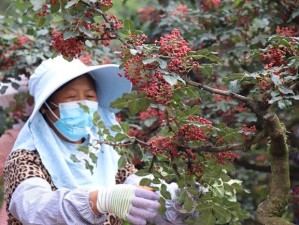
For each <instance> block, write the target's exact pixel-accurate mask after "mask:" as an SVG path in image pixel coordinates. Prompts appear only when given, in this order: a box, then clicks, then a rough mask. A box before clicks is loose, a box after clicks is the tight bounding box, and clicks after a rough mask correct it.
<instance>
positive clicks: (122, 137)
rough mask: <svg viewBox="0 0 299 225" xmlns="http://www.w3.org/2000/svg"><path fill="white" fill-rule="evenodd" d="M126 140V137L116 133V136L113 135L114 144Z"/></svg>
mask: <svg viewBox="0 0 299 225" xmlns="http://www.w3.org/2000/svg"><path fill="white" fill-rule="evenodd" d="M126 138H127V135H125V134H121V133H118V134H116V135H115V137H114V141H115V142H120V141H123V140H125V139H126Z"/></svg>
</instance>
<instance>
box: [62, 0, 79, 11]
mask: <svg viewBox="0 0 299 225" xmlns="http://www.w3.org/2000/svg"><path fill="white" fill-rule="evenodd" d="M78 2H79V0H70V1H68V3H67V4H66V6H65V8H66V9H68V8H70V7H72V6H73V5H75V4H77V3H78Z"/></svg>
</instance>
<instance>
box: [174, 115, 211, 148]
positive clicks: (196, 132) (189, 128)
mask: <svg viewBox="0 0 299 225" xmlns="http://www.w3.org/2000/svg"><path fill="white" fill-rule="evenodd" d="M187 119H188V120H190V121H194V122H195V123H190V122H189V123H186V124H184V125H182V126H181V127H180V128H179V130H178V133H177V137H178V139H181V138H183V140H184V141H186V142H189V141H206V139H207V135H206V134H207V133H208V132H209V131H210V130H211V126H210V125H211V124H212V122H211V121H209V120H206V119H204V118H202V117H200V116H188V118H187Z"/></svg>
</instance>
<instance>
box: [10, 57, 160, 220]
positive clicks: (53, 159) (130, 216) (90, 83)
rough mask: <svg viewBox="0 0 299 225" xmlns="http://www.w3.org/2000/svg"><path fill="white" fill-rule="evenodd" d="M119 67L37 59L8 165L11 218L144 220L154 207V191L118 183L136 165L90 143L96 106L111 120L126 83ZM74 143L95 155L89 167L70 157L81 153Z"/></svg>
mask: <svg viewBox="0 0 299 225" xmlns="http://www.w3.org/2000/svg"><path fill="white" fill-rule="evenodd" d="M121 72H122V71H121V70H119V68H118V66H116V65H103V66H89V67H88V66H86V65H84V64H83V63H82V62H80V61H79V60H77V59H76V60H73V61H71V62H68V61H66V60H64V59H63V58H62V57H61V56H58V57H56V58H54V59H48V60H46V61H44V62H42V63H41V65H40V66H39V67H37V69H36V70H35V73H34V74H33V75H32V76H31V77H30V80H29V91H30V94H31V95H32V96H33V97H34V100H35V107H34V109H33V112H32V115H31V116H30V118H29V119H28V121H27V122H26V124H25V125H24V127H23V128H22V130H21V132H20V134H19V136H18V138H17V140H16V143H15V145H14V147H13V149H12V152H11V153H10V155H9V157H8V158H7V160H6V165H5V200H6V202H7V209H8V212H9V220H8V223H9V224H43V225H48V224H122V221H123V220H128V221H129V222H130V223H132V224H146V220H150V219H151V218H154V217H155V216H156V215H157V213H156V209H158V207H159V203H158V199H159V195H158V194H157V193H155V192H152V191H149V190H146V189H143V188H141V187H139V186H134V185H130V184H121V183H123V182H124V181H125V179H126V177H128V176H129V175H130V174H133V173H134V172H135V169H134V167H133V166H132V165H128V166H127V167H126V168H125V169H121V170H118V169H117V162H118V158H119V156H118V154H117V153H116V152H115V151H114V149H113V148H112V147H110V146H108V145H105V144H102V145H101V146H100V150H97V149H95V148H93V147H92V146H91V145H90V144H91V143H94V139H96V136H97V128H96V127H94V126H93V124H92V115H93V113H94V112H95V111H98V113H99V114H100V116H101V119H102V120H103V122H104V123H105V125H106V126H108V127H109V126H111V125H114V124H116V121H115V116H114V110H113V109H111V108H109V105H110V103H111V102H112V101H114V100H115V99H116V98H118V97H121V96H122V94H123V93H125V92H129V91H130V90H131V83H130V82H129V81H128V80H127V79H125V78H124V77H121V76H119V73H121ZM82 105H83V107H85V108H86V107H88V109H89V113H87V112H85V110H83V107H82ZM78 146H85V147H87V148H90V150H91V151H93V152H94V153H95V154H96V155H97V162H96V165H94V169H93V173H91V172H90V171H89V170H88V169H86V168H85V163H84V160H82V161H81V162H80V163H78V162H75V161H74V160H72V159H71V156H72V155H76V157H77V158H80V157H81V158H84V157H85V156H86V155H85V154H84V153H82V152H80V151H78V150H77V149H78Z"/></svg>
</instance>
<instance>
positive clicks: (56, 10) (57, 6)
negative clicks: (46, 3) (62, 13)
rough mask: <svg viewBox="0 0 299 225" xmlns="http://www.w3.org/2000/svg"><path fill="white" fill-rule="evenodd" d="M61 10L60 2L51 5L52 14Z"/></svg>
mask: <svg viewBox="0 0 299 225" xmlns="http://www.w3.org/2000/svg"><path fill="white" fill-rule="evenodd" d="M59 10H60V1H55V2H54V4H51V13H56V12H58V11H59Z"/></svg>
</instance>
